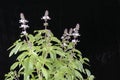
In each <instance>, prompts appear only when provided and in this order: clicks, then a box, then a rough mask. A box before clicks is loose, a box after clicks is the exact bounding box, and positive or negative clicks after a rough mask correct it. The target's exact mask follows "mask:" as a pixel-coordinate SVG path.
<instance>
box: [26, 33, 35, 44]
mask: <svg viewBox="0 0 120 80" xmlns="http://www.w3.org/2000/svg"><path fill="white" fill-rule="evenodd" d="M28 38H29V41H30V42H32V43H33V42H34V41H35V38H34V36H33V35H32V34H29V35H28Z"/></svg>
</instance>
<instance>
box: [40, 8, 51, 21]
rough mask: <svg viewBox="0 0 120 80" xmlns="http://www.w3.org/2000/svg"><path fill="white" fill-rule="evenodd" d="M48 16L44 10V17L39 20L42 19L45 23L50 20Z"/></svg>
mask: <svg viewBox="0 0 120 80" xmlns="http://www.w3.org/2000/svg"><path fill="white" fill-rule="evenodd" d="M48 15H49V12H48V10H46V11H45V15H44V16H43V17H42V18H41V19H43V20H45V21H47V20H50V17H49V16H48Z"/></svg>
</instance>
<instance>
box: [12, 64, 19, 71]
mask: <svg viewBox="0 0 120 80" xmlns="http://www.w3.org/2000/svg"><path fill="white" fill-rule="evenodd" d="M18 64H19V62H15V63H14V64H13V65H12V66H11V67H10V70H14V69H15V68H16V67H17V66H18Z"/></svg>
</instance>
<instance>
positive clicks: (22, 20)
mask: <svg viewBox="0 0 120 80" xmlns="http://www.w3.org/2000/svg"><path fill="white" fill-rule="evenodd" d="M27 22H28V21H27V20H25V19H20V20H19V23H23V24H25V23H27Z"/></svg>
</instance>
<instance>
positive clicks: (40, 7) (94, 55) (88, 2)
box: [0, 0, 120, 80]
mask: <svg viewBox="0 0 120 80" xmlns="http://www.w3.org/2000/svg"><path fill="white" fill-rule="evenodd" d="M45 10H49V13H50V15H49V16H50V17H51V18H52V19H51V21H49V25H50V26H49V27H48V28H49V29H51V31H52V32H53V33H54V34H55V36H57V37H58V38H60V37H61V36H62V33H63V31H64V29H65V28H71V27H72V28H73V27H75V25H76V24H77V23H80V34H81V37H80V38H79V39H80V43H79V44H78V46H77V48H78V49H79V50H81V52H82V53H83V55H84V56H86V57H88V58H89V59H90V65H91V66H90V70H91V72H92V73H93V74H94V75H95V77H96V78H95V80H119V75H118V71H119V70H118V69H119V67H118V64H119V58H120V35H119V34H120V29H119V27H120V1H119V0H73V1H72V0H71V1H70V0H69V1H67V0H64V1H63V0H9V1H7V0H1V2H0V80H4V79H3V77H4V74H5V73H7V72H8V71H9V66H10V65H11V63H12V62H13V61H14V57H12V58H9V57H8V54H9V51H7V48H8V47H9V46H11V45H12V43H13V42H14V41H15V40H16V39H18V38H19V34H20V33H21V29H19V26H20V24H19V19H20V18H19V14H20V13H21V12H23V13H24V15H25V17H26V18H27V20H29V26H30V29H29V30H28V32H29V33H32V32H33V30H35V29H43V28H44V27H43V26H42V23H43V21H41V17H42V16H43V15H44V11H45Z"/></svg>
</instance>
